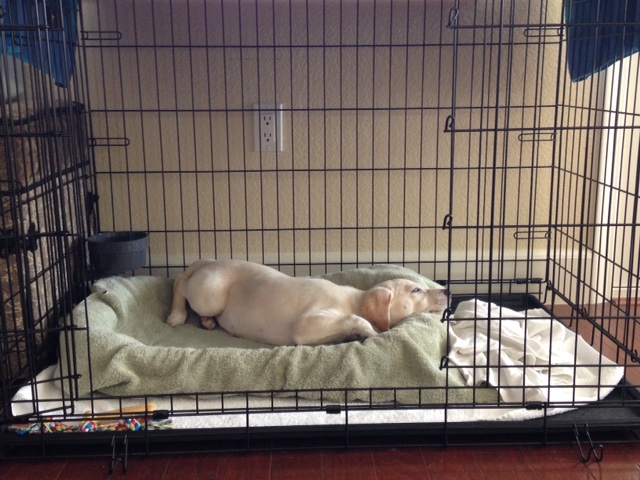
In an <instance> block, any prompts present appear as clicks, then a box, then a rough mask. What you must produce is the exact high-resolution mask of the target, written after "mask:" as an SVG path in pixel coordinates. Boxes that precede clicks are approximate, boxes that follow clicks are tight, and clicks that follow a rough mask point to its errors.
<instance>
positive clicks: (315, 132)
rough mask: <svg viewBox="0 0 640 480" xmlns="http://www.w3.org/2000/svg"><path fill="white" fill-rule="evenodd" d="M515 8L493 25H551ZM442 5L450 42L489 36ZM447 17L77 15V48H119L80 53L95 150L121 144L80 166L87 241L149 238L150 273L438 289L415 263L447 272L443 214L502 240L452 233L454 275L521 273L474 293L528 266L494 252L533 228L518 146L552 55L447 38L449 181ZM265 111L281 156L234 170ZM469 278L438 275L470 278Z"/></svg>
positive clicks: (469, 5)
mask: <svg viewBox="0 0 640 480" xmlns="http://www.w3.org/2000/svg"><path fill="white" fill-rule="evenodd" d="M441 3H442V4H441ZM523 3H526V4H527V5H520V8H522V10H521V11H519V12H514V15H513V17H512V14H511V11H510V10H509V9H508V8H507V9H506V10H505V11H504V17H503V20H504V22H505V23H511V22H512V23H515V24H517V23H520V24H522V23H535V22H540V21H541V19H543V20H545V21H548V22H557V21H559V18H560V17H559V12H560V6H553V8H554V9H555V10H554V11H551V12H547V11H545V10H541V9H540V4H539V2H523ZM545 3H546V2H545ZM549 3H552V4H555V2H549ZM558 3H559V2H558ZM461 4H462V8H461V13H460V16H459V19H460V20H459V21H460V23H461V24H462V25H470V24H471V23H473V22H481V23H485V22H486V23H487V24H497V23H498V21H499V14H500V13H499V12H498V11H495V12H494V11H487V12H485V11H484V10H483V9H482V8H480V7H478V6H477V5H476V2H471V1H463V2H461ZM114 5H116V6H117V8H114ZM272 5H275V9H272ZM452 5H453V2H449V1H447V2H423V1H418V0H410V1H397V2H396V1H394V2H393V3H391V2H388V3H386V2H372V1H365V0H362V1H360V2H355V1H351V0H344V1H342V2H340V1H337V0H333V1H332V0H328V1H325V2H322V1H313V0H312V1H310V2H308V3H307V2H296V1H294V2H288V1H281V0H276V1H275V2H262V1H258V2H255V1H253V0H252V1H248V0H240V1H224V2H221V1H206V2H205V1H198V2H195V1H191V2H184V1H183V2H181V1H174V2H169V1H154V2H151V1H136V2H135V3H133V2H131V1H118V2H102V1H100V2H97V1H84V2H83V8H84V14H85V19H86V22H87V24H86V25H85V29H86V30H103V31H107V30H117V31H119V32H121V33H122V38H121V39H120V40H119V42H113V41H105V42H104V43H103V46H107V47H108V48H103V49H101V50H98V49H91V48H90V49H88V50H87V62H88V67H89V78H88V80H89V82H88V85H89V94H90V98H91V102H92V105H91V107H92V109H93V110H94V111H96V113H94V115H93V116H92V119H93V123H94V129H95V136H97V137H112V138H120V137H126V138H127V139H129V141H130V144H129V146H128V147H126V148H124V147H115V148H111V149H106V148H100V147H98V148H96V160H97V165H98V171H99V173H100V175H99V186H100V209H101V220H102V227H103V230H111V229H116V230H118V229H143V230H150V231H151V232H152V247H151V255H152V261H153V262H154V263H155V264H166V263H167V262H168V263H169V264H174V265H183V264H184V263H185V262H188V261H190V260H192V259H193V258H197V257H198V256H200V255H202V256H210V255H214V256H218V257H228V256H235V257H243V258H244V257H249V258H251V259H254V260H258V261H266V262H280V263H287V262H292V263H296V264H307V263H316V262H318V263H326V262H339V263H341V262H345V263H349V262H353V261H356V262H359V263H368V262H372V261H379V262H384V261H394V262H399V261H405V262H407V263H412V264H413V263H415V264H418V263H424V262H427V267H426V268H427V271H426V272H425V273H426V274H429V275H431V276H437V277H439V278H441V277H442V276H443V275H444V274H446V267H445V266H438V267H437V268H436V267H435V266H434V265H431V264H429V262H430V261H432V260H434V259H435V260H440V261H445V260H446V259H447V249H448V244H449V232H448V231H443V230H442V229H441V228H440V226H441V225H442V223H443V221H444V218H445V215H447V214H452V215H453V218H454V225H456V226H467V225H468V226H473V227H475V226H480V227H485V226H488V225H490V224H491V222H493V224H494V225H504V226H506V228H505V229H504V230H500V231H498V232H497V233H495V234H494V235H493V236H491V235H490V234H489V230H488V229H478V230H476V229H473V230H465V229H460V230H455V231H454V232H453V233H452V239H451V241H452V246H453V247H452V248H453V251H454V258H460V259H463V260H465V261H466V260H469V259H474V258H481V257H482V256H483V255H485V256H486V252H489V251H493V252H495V254H494V255H493V256H492V257H490V258H491V259H492V260H497V259H501V258H505V259H514V258H518V259H520V260H522V261H521V262H520V266H515V264H514V266H513V268H511V269H509V268H508V269H507V270H509V271H507V272H502V273H495V272H494V275H504V276H505V277H511V276H518V275H523V276H524V275H528V274H530V272H526V270H527V269H530V268H539V265H538V264H535V266H533V267H532V265H533V262H530V261H525V260H524V259H526V258H532V257H536V258H539V257H541V256H544V255H545V254H546V246H547V242H546V240H543V239H539V238H537V237H538V235H537V234H536V235H533V236H534V237H536V239H528V240H519V241H516V240H515V239H514V234H515V235H517V236H519V238H521V239H522V238H524V237H526V236H527V235H526V231H528V229H529V225H536V224H542V225H544V224H547V223H548V221H549V208H550V198H549V194H550V192H551V188H550V187H551V174H550V165H551V161H552V153H553V148H554V143H553V142H550V141H537V142H531V141H528V140H530V139H531V138H532V137H531V135H530V130H531V129H532V128H534V127H535V128H543V129H546V128H550V127H551V126H552V125H553V121H554V116H555V114H556V113H557V111H556V108H555V103H556V102H555V100H556V99H555V95H556V88H555V79H556V77H557V65H558V62H559V57H558V56H559V49H558V45H556V44H553V42H552V41H549V42H548V43H547V44H545V45H542V46H537V45H535V44H536V43H537V40H538V39H537V38H533V39H532V37H531V35H532V34H531V32H525V29H524V28H514V29H509V30H508V31H509V32H512V33H510V35H513V37H512V40H514V41H515V42H516V43H519V45H515V46H512V47H507V46H505V45H504V43H506V42H507V40H509V39H508V38H504V37H503V38H502V39H501V40H502V42H503V45H502V47H499V46H488V47H486V48H482V47H480V46H475V47H474V46H467V45H468V44H469V43H476V44H485V43H486V44H491V43H499V40H500V38H499V37H498V33H497V32H498V30H497V29H495V28H489V29H483V28H481V29H475V30H471V29H461V30H459V40H460V44H461V46H460V47H459V51H458V70H457V75H456V76H455V78H456V79H457V88H456V91H455V93H456V104H457V109H456V112H455V113H456V128H457V129H462V130H474V132H472V133H464V132H463V133H459V134H457V135H456V136H455V139H456V144H455V153H456V157H455V162H454V167H455V170H454V177H453V179H452V178H451V170H450V166H451V162H450V159H451V138H452V136H451V135H450V134H449V133H444V128H445V123H446V118H447V116H448V115H449V114H450V113H451V112H452V109H451V104H452V94H453V91H452V84H453V79H454V75H453V61H452V59H453V49H452V47H451V43H452V40H453V30H452V29H448V28H446V23H447V19H448V18H449V15H450V14H449V8H450V6H452ZM205 6H206V8H205ZM187 7H188V8H187ZM425 9H426V10H425ZM425 19H426V25H427V28H426V29H425V28H424V25H425ZM274 26H275V29H274V28H273V27H274ZM97 43H98V42H94V44H97ZM256 43H258V44H259V45H261V46H264V47H261V48H256ZM374 43H375V45H377V46H376V47H372V46H371V45H372V44H374ZM422 44H425V45H426V46H424V47H423V46H422ZM438 44H443V45H444V46H443V47H442V48H440V47H438V46H437V45H438ZM205 45H206V46H207V48H204V47H205ZM274 45H275V46H278V48H274ZM321 45H325V46H326V47H325V48H319V47H320V46H321ZM338 45H343V46H342V48H338ZM154 47H155V48H154ZM189 47H191V48H189ZM280 47H282V48H280ZM276 102H278V103H282V104H283V105H284V114H283V117H284V125H283V133H284V151H283V152H280V153H277V154H275V153H262V154H260V153H257V152H254V151H253V112H251V111H250V110H251V109H252V108H253V105H254V104H255V103H276ZM534 105H538V106H541V105H542V107H540V108H531V107H532V106H534ZM481 107H482V108H481ZM504 107H510V108H509V109H507V108H504ZM105 109H106V110H109V112H108V113H104V112H101V110H105ZM494 127H497V129H498V133H497V134H494V133H492V132H490V131H487V130H488V129H493V128H494ZM506 127H509V128H510V131H509V132H504V129H505V128H506ZM478 129H480V130H483V132H480V133H478V132H477V131H476V130H478ZM520 134H522V136H520ZM540 139H541V140H545V139H546V137H545V136H544V135H543V136H542V138H540ZM540 139H539V140H540ZM523 140H524V141H523ZM494 166H495V167H498V168H497V170H491V169H490V168H492V167H494ZM143 172H146V173H145V174H143ZM494 172H495V173H494ZM452 185H453V191H452V190H451V186H452ZM491 198H494V199H495V202H491V201H489V199H491ZM165 232H166V233H165ZM483 252H484V253H483ZM485 258H486V259H488V258H489V257H485ZM429 265H431V266H429ZM473 268H475V267H471V266H469V265H467V266H466V267H462V266H459V265H458V266H456V265H454V270H456V271H457V273H456V274H457V275H468V276H470V278H473V276H474V275H487V273H486V272H485V273H478V272H475V271H470V270H469V269H471V270H473ZM443 269H444V270H443ZM515 270H518V272H519V273H516V272H515Z"/></svg>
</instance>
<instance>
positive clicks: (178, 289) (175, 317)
mask: <svg viewBox="0 0 640 480" xmlns="http://www.w3.org/2000/svg"><path fill="white" fill-rule="evenodd" d="M188 278H189V277H188V276H187V275H185V274H184V273H183V274H180V275H178V276H177V277H176V280H175V282H174V283H173V302H172V303H171V312H170V313H169V316H168V317H167V324H168V325H171V326H172V327H177V326H178V325H183V324H184V322H186V321H187V298H186V297H185V296H184V293H183V287H184V283H185V282H186V281H187V280H188Z"/></svg>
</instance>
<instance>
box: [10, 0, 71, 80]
mask: <svg viewBox="0 0 640 480" xmlns="http://www.w3.org/2000/svg"><path fill="white" fill-rule="evenodd" d="M1 1H2V17H1V22H2V25H1V27H2V28H1V30H2V35H3V39H2V42H1V43H0V47H1V48H2V53H3V54H4V53H6V54H9V55H11V56H13V57H15V58H18V59H20V60H22V61H23V62H26V63H28V64H30V65H32V66H34V67H36V68H39V69H40V70H42V71H44V72H45V73H47V74H48V75H49V76H50V77H51V78H52V79H53V81H54V82H55V84H56V85H58V86H59V87H65V88H66V87H68V86H69V82H70V80H71V77H72V76H73V72H74V70H75V46H76V44H77V42H78V1H79V0H50V1H47V2H42V1H34V0H1Z"/></svg>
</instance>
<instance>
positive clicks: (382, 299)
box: [360, 287, 393, 332]
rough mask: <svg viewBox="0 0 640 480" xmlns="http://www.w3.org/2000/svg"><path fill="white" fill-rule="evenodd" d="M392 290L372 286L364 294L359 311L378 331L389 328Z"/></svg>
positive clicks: (384, 330)
mask: <svg viewBox="0 0 640 480" xmlns="http://www.w3.org/2000/svg"><path fill="white" fill-rule="evenodd" d="M392 300H393V291H392V290H390V289H388V288H385V287H373V288H372V289H370V290H367V292H366V293H365V294H364V298H363V299H362V305H360V313H361V314H362V316H363V317H364V318H366V319H367V320H368V321H369V322H371V323H372V324H373V326H374V327H376V328H377V329H378V330H379V331H380V332H386V331H387V330H389V327H390V324H391V301H392Z"/></svg>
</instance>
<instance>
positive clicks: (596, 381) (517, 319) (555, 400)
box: [449, 300, 624, 406]
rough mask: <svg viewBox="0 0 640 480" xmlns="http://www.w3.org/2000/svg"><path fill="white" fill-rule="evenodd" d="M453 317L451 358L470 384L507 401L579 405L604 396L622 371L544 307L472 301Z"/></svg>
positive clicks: (461, 305)
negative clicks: (518, 308) (495, 392)
mask: <svg viewBox="0 0 640 480" xmlns="http://www.w3.org/2000/svg"><path fill="white" fill-rule="evenodd" d="M452 318H453V319H454V320H453V321H452V322H451V323H450V326H449V332H450V341H449V360H450V361H451V362H452V363H454V364H455V365H456V366H457V367H458V368H460V369H461V370H462V372H463V374H464V376H465V378H466V380H467V384H469V385H482V384H489V385H492V386H494V387H496V388H498V389H499V391H500V397H501V399H502V400H503V401H505V402H513V403H522V402H525V403H528V402H543V403H552V404H558V405H566V406H575V405H576V404H582V403H586V402H591V401H595V400H599V399H601V398H604V397H605V396H606V395H608V394H609V393H610V392H611V390H613V388H614V387H615V386H616V385H617V384H618V383H619V381H620V379H621V378H622V375H623V373H624V370H623V368H622V367H620V366H618V365H616V364H615V363H614V362H612V361H611V360H609V359H607V358H606V357H604V356H603V355H600V353H599V352H597V351H596V350H594V349H593V348H592V347H591V346H589V345H588V344H587V343H586V342H585V341H584V340H583V339H582V337H580V336H579V335H576V334H575V333H574V332H572V331H571V330H569V329H568V328H566V327H565V326H564V325H563V324H562V323H560V322H559V321H557V320H553V319H551V318H550V317H549V315H548V314H547V313H546V312H545V311H544V310H542V309H533V310H527V311H525V312H515V311H513V310H510V309H507V308H501V307H498V306H496V305H494V304H489V303H486V302H482V301H480V300H469V301H465V302H461V303H460V304H459V305H458V307H457V308H456V311H455V313H454V315H453V316H452Z"/></svg>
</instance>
